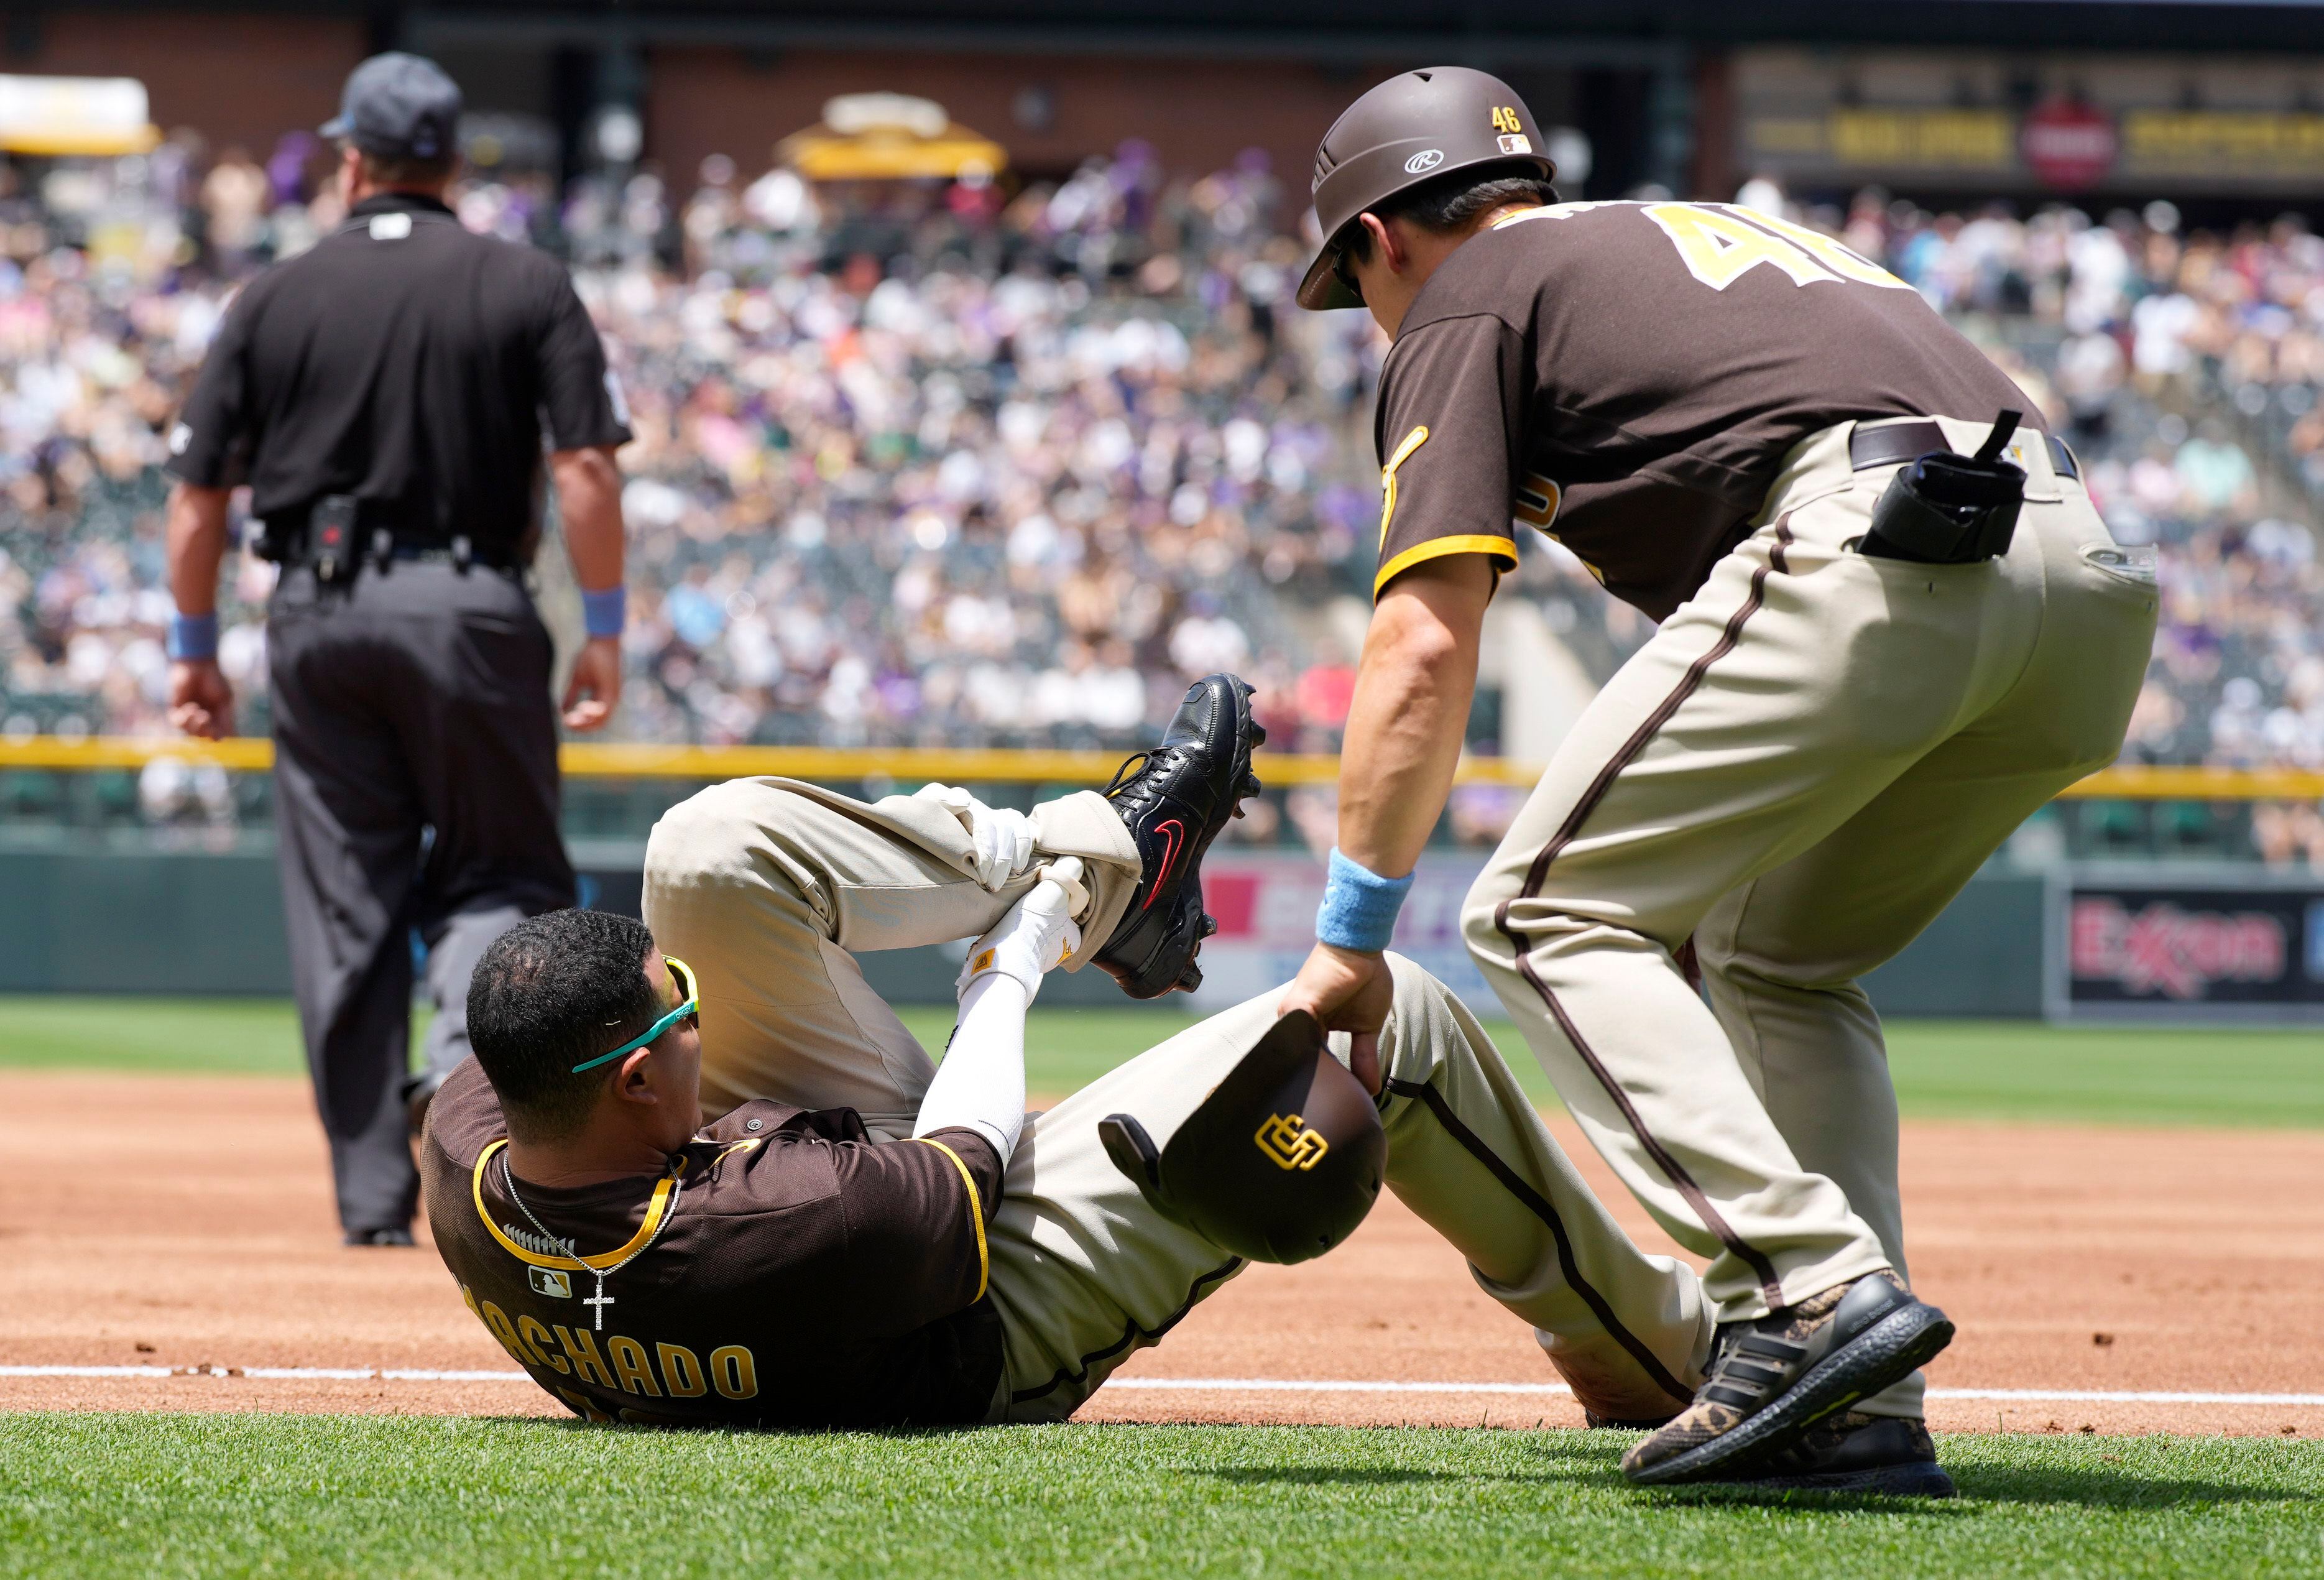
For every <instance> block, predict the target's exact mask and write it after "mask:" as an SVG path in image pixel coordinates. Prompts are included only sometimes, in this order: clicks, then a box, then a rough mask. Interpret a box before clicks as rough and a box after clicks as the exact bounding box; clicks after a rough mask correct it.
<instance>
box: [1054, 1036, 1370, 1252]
mask: <svg viewBox="0 0 2324 1580" xmlns="http://www.w3.org/2000/svg"><path fill="white" fill-rule="evenodd" d="M1098 1135H1099V1137H1100V1139H1101V1140H1102V1141H1103V1142H1104V1143H1105V1150H1106V1155H1107V1156H1108V1157H1110V1158H1111V1159H1112V1160H1113V1163H1114V1167H1116V1168H1117V1169H1120V1170H1121V1171H1122V1172H1123V1173H1124V1174H1126V1175H1128V1176H1129V1177H1130V1180H1131V1181H1132V1182H1133V1183H1135V1184H1136V1185H1137V1187H1138V1188H1139V1193H1140V1194H1141V1195H1143V1196H1144V1197H1146V1200H1147V1202H1148V1205H1150V1206H1152V1207H1153V1208H1154V1210H1155V1211H1156V1212H1158V1213H1160V1214H1161V1215H1163V1216H1164V1217H1166V1218H1168V1219H1169V1220H1170V1221H1171V1222H1172V1223H1174V1224H1180V1225H1181V1226H1183V1227H1185V1228H1188V1229H1191V1230H1193V1231H1194V1233H1195V1234H1200V1235H1202V1236H1203V1238H1204V1239H1206V1240H1209V1241H1210V1242H1211V1243H1213V1244H1215V1245H1218V1246H1220V1247H1221V1248H1222V1249H1224V1250H1227V1251H1231V1252H1234V1253H1235V1254H1236V1255H1238V1256H1242V1257H1248V1258H1249V1259H1250V1260H1251V1261H1276V1262H1292V1261H1307V1260H1309V1259H1310V1258H1312V1257H1317V1256H1321V1255H1323V1252H1327V1251H1329V1250H1331V1249H1332V1248H1333V1246H1335V1245H1337V1244H1339V1243H1341V1242H1342V1241H1344V1240H1345V1239H1347V1237H1348V1236H1349V1235H1350V1234H1352V1233H1354V1232H1355V1228H1356V1225H1357V1224H1360V1223H1362V1222H1363V1221H1364V1215H1366V1214H1367V1213H1369V1212H1370V1211H1371V1209H1372V1204H1373V1203H1374V1202H1376V1201H1378V1200H1379V1191H1380V1184H1381V1180H1382V1178H1383V1176H1384V1174H1385V1171H1386V1169H1387V1165H1388V1136H1387V1133H1386V1132H1384V1131H1383V1130H1382V1129H1381V1128H1380V1119H1379V1110H1378V1109H1376V1108H1375V1107H1373V1105H1372V1099H1371V1096H1370V1095H1369V1093H1367V1092H1366V1091H1365V1090H1364V1089H1363V1086H1361V1085H1360V1083H1359V1082H1358V1081H1357V1080H1356V1077H1355V1076H1351V1075H1350V1074H1349V1073H1348V1071H1347V1067H1345V1066H1343V1065H1342V1064H1341V1063H1340V1062H1339V1060H1337V1059H1335V1058H1333V1057H1332V1056H1331V1055H1330V1054H1329V1053H1328V1052H1326V1051H1325V1050H1324V1047H1323V1030H1322V1029H1321V1028H1320V1027H1318V1026H1317V1025H1316V1023H1315V1020H1314V1017H1313V1016H1311V1015H1308V1014H1306V1013H1305V1012H1294V1013H1292V1014H1289V1015H1286V1016H1284V1017H1283V1018H1282V1019H1281V1020H1279V1021H1277V1022H1276V1023H1275V1024H1274V1026H1273V1027H1271V1028H1270V1029H1269V1030H1268V1032H1267V1034H1266V1035H1265V1036H1264V1037H1262V1038H1260V1039H1259V1042H1258V1045H1257V1046H1255V1047H1254V1048H1252V1049H1251V1050H1250V1052H1249V1053H1247V1054H1245V1055H1244V1056H1243V1058H1242V1061H1241V1062H1240V1064H1238V1065H1236V1066H1235V1067H1234V1068H1233V1069H1232V1070H1231V1071H1229V1072H1228V1073H1227V1076H1226V1078H1225V1079H1224V1080H1222V1081H1221V1082H1220V1083H1219V1084H1218V1085H1217V1086H1215V1087H1213V1089H1212V1091H1211V1095H1209V1096H1208V1097H1205V1098H1204V1099H1203V1102H1202V1103H1201V1104H1200V1105H1199V1106H1197V1107H1196V1108H1195V1110H1194V1113H1190V1114H1188V1115H1187V1116H1186V1119H1185V1122H1184V1123H1181V1124H1180V1125H1179V1126H1178V1128H1177V1130H1176V1132H1173V1133H1172V1134H1171V1135H1170V1137H1169V1138H1168V1139H1167V1141H1165V1142H1164V1143H1163V1144H1162V1145H1160V1146H1158V1147H1157V1145H1156V1144H1155V1142H1154V1139H1153V1137H1152V1136H1151V1135H1149V1134H1148V1132H1147V1129H1146V1127H1145V1126H1144V1125H1143V1124H1142V1123H1139V1120H1138V1118H1137V1116H1136V1115H1134V1114H1128V1113H1113V1114H1109V1115H1107V1116H1106V1117H1105V1118H1104V1119H1103V1120H1102V1121H1100V1122H1099V1124H1098Z"/></svg>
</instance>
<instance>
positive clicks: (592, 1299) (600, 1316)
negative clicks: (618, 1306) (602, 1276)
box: [581, 1284, 613, 1333]
mask: <svg viewBox="0 0 2324 1580" xmlns="http://www.w3.org/2000/svg"><path fill="white" fill-rule="evenodd" d="M581 1304H583V1305H584V1306H595V1307H596V1308H597V1320H596V1322H595V1324H594V1325H593V1326H595V1328H596V1330H597V1331H598V1332H599V1333H603V1332H604V1331H605V1307H608V1306H611V1305H612V1304H613V1297H612V1296H611V1295H608V1294H607V1293H605V1286H604V1285H603V1284H599V1285H598V1286H597V1292H596V1293H595V1294H594V1295H585V1296H583V1297H582V1298H581Z"/></svg>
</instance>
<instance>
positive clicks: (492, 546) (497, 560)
mask: <svg viewBox="0 0 2324 1580" xmlns="http://www.w3.org/2000/svg"><path fill="white" fill-rule="evenodd" d="M265 527H266V531H265V537H264V539H263V541H262V542H261V543H260V544H259V545H258V546H257V551H258V553H259V554H260V556H261V557H262V558H263V559H274V560H280V561H281V563H282V564H284V565H294V566H304V567H306V568H309V569H312V570H314V571H316V572H317V573H318V574H319V575H320V576H321V577H323V579H324V580H326V581H335V580H338V579H340V578H341V577H344V576H346V575H347V574H350V573H352V572H353V570H354V569H355V567H356V566H357V565H359V564H360V563H361V562H363V561H364V560H369V561H371V562H372V563H373V564H374V566H381V567H383V566H384V565H385V564H386V563H387V562H388V561H390V560H396V559H403V560H422V561H430V562H436V563H441V564H446V565H453V566H457V567H458V568H461V569H463V570H465V569H466V568H468V567H469V566H471V565H482V566H485V567H488V568H492V569H494V570H521V569H523V568H524V562H523V560H521V559H519V558H518V555H517V551H516V549H515V546H514V545H513V544H511V543H509V542H507V541H503V540H501V539H498V538H487V539H481V540H480V539H477V538H475V537H472V536H470V535H469V534H467V533H465V532H451V533H446V532H440V531H429V530H422V529H419V528H416V527H413V526H411V525H410V524H409V523H408V522H407V521H406V520H405V518H404V515H403V513H402V512H401V511H399V510H396V509H395V508H394V507H393V506H392V505H387V504H380V503H378V502H375V501H372V500H357V499H355V498H354V497H352V496H351V495H347V494H333V495H330V496H327V497H326V498H324V499H320V500H318V501H316V502H315V503H314V504H310V505H307V506H305V507H303V508H297V509H292V510H289V511H281V512H277V513H272V514H270V515H269V516H267V517H266V522H265Z"/></svg>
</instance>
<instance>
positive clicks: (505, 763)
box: [266, 560, 573, 1233]
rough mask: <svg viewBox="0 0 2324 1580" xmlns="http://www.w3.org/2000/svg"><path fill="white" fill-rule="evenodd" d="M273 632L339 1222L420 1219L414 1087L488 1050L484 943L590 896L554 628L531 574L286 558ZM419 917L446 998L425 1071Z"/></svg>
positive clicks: (290, 860)
mask: <svg viewBox="0 0 2324 1580" xmlns="http://www.w3.org/2000/svg"><path fill="white" fill-rule="evenodd" d="M266 633H267V649H268V654H267V656H268V666H269V672H270V677H271V684H272V688H273V707H274V743H275V767H274V802H275V808H274V819H275V827H276V830H277V835H278V838H279V840H280V843H281V853H282V898H283V913H284V919H285V921H286V922H287V923H288V926H289V929H290V935H291V981H292V986H293V991H294V992H295V993H297V995H298V1000H299V1020H300V1025H301V1027H302V1028H303V1029H304V1030H305V1033H306V1040H307V1063H308V1067H309V1069H310V1070H312V1071H313V1073H314V1077H315V1105H316V1107H317V1109H318V1110H319V1111H320V1113H321V1114H322V1120H323V1130H324V1133H325V1134H326V1135H327V1136H328V1137H329V1138H330V1143H331V1173H332V1177H333V1178H334V1180H335V1181H336V1183H337V1189H338V1206H339V1222H340V1224H342V1225H343V1226H344V1227H345V1228H346V1230H348V1231H349V1232H350V1233H355V1232H360V1231H365V1230H374V1229H401V1228H404V1227H406V1226H407V1225H409V1224H410V1221H411V1216H412V1212H413V1208H414V1207H415V1206H417V1204H418V1199H419V1189H420V1186H419V1178H418V1176H417V1175H416V1174H415V1172H414V1171H413V1169H412V1164H411V1151H410V1142H409V1141H408V1139H407V1133H406V1132H407V1128H408V1121H407V1118H406V1107H405V1104H406V1101H407V1098H408V1095H409V1093H410V1090H411V1089H412V1088H413V1087H414V1086H424V1087H426V1088H428V1089H430V1090H432V1089H433V1087H434V1086H435V1085H437V1084H438V1083H440V1082H441V1081H442V1080H443V1078H444V1076H446V1075H447V1074H449V1073H450V1071H451V1070H452V1068H453V1067H454V1066H456V1065H457V1064H458V1063H459V1062H460V1061H461V1060H462V1059H464V1058H466V1057H467V1056H468V1034H467V1003H468V976H469V974H470V973H471V972H472V971H473V970H474V969H475V964H476V960H477V958H478V956H481V955H482V954H483V953H484V946H485V945H487V944H489V943H490V942H491V941H492V940H493V938H497V937H498V936H499V935H500V934H501V933H502V932H503V931H505V930H506V929H508V928H510V927H511V926H512V925H514V924H515V923H516V922H517V921H518V920H519V919H521V918H523V917H526V916H530V915H533V914H536V913H538V912H539V911H543V910H555V909H556V908H558V906H563V905H570V904H572V903H573V868H572V865H571V864H570V863H569V862H567V859H566V855H565V846H564V844H563V842H562V840H561V839H560V838H559V837H558V827H557V806H558V793H557V724H556V716H555V715H554V713H553V712H552V711H551V710H550V707H549V668H550V647H549V633H548V631H547V630H546V629H544V628H543V626H542V625H541V624H540V619H539V615H537V614H535V613H534V612H533V607H532V600H531V598H530V596H528V595H527V593H526V591H525V588H524V586H523V583H522V581H521V578H520V577H518V576H516V575H515V574H513V573H511V572H507V571H500V570H493V569H490V568H485V567H484V566H473V567H471V568H468V569H467V570H466V571H461V570H457V569H455V568H453V567H452V566H450V565H438V564H433V563H429V562H424V561H418V560H403V561H398V562H396V563H394V564H392V566H391V567H390V568H388V569H386V570H384V571H380V570H376V569H374V568H372V567H371V566H370V565H369V564H368V563H367V564H365V566H364V568H363V569H362V571H361V572H360V573H359V574H358V575H357V576H356V577H355V580H354V581H353V582H352V583H351V584H346V583H343V584H341V585H340V586H337V587H325V586H322V585H321V584H319V583H318V581H317V580H316V578H315V576H314V574H313V572H311V571H309V570H306V569H302V568H289V569H286V570H285V571H284V572H283V574H282V579H281V584H280V585H279V586H278V587H277V588H276V589H275V593H274V599H273V603H272V606H271V607H270V609H269V611H268V618H267V626H266ZM415 926H416V927H418V928H419V929H420V936H421V937H422V938H424V939H425V940H426V942H427V944H428V947H429V956H428V962H429V964H428V987H429V994H430V995H431V996H432V997H433V999H434V1000H435V1004H436V1018H435V1021H434V1024H433V1025H432V1026H431V1027H430V1029H429V1037H428V1049H427V1056H428V1057H427V1067H426V1069H425V1070H424V1071H423V1072H422V1073H421V1074H420V1075H419V1076H416V1077H415V1076H410V1073H409V1070H408V1063H409V1049H410V1035H411V1029H410V1012H411V990H412V949H411V941H410V939H411V929H413V928H414V927H415Z"/></svg>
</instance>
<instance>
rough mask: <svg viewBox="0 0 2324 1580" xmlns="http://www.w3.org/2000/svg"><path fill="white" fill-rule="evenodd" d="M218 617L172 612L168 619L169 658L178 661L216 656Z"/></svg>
mask: <svg viewBox="0 0 2324 1580" xmlns="http://www.w3.org/2000/svg"><path fill="white" fill-rule="evenodd" d="M217 638H218V618H217V614H215V613H212V614H174V615H172V616H171V619H170V640H169V650H170V657H171V660H172V661H175V662H179V663H184V662H187V661H192V660H199V659H214V658H216V657H217Z"/></svg>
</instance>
